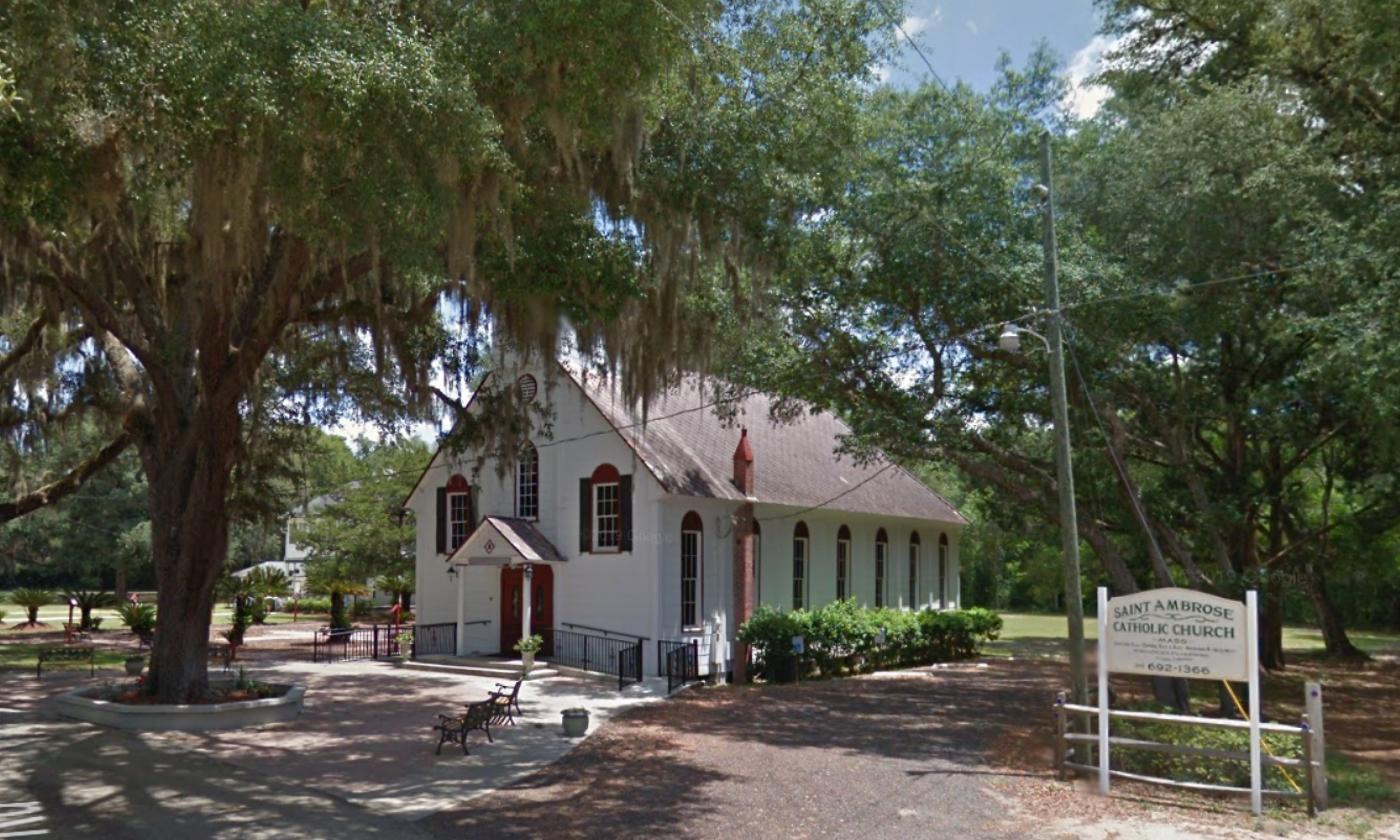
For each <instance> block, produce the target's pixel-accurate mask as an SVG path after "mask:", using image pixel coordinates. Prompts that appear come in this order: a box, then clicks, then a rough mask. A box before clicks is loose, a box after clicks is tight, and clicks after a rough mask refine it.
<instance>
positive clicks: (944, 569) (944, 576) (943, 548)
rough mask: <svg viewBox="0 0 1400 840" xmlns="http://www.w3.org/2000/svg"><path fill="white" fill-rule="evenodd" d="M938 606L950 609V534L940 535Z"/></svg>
mask: <svg viewBox="0 0 1400 840" xmlns="http://www.w3.org/2000/svg"><path fill="white" fill-rule="evenodd" d="M938 608H939V609H940V610H946V609H948V535H947V534H939V535H938Z"/></svg>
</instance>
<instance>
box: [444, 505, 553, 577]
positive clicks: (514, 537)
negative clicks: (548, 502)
mask: <svg viewBox="0 0 1400 840" xmlns="http://www.w3.org/2000/svg"><path fill="white" fill-rule="evenodd" d="M497 540H499V542H497ZM512 557H518V558H520V561H521V562H522V563H563V562H564V557H563V556H562V555H561V554H560V553H559V551H558V549H556V548H555V547H554V543H552V542H550V541H549V539H548V538H546V537H545V535H544V534H541V533H540V531H539V529H538V528H536V527H535V526H534V525H533V524H532V523H531V522H530V521H529V520H527V519H516V518H515V517H512V516H488V517H486V518H485V519H483V520H481V524H479V525H477V526H476V528H475V529H474V530H473V531H472V533H471V535H470V536H469V537H467V539H466V540H465V541H464V542H463V543H462V544H461V545H459V546H457V550H456V551H454V552H452V555H451V556H450V557H448V558H447V562H448V563H453V562H455V561H457V560H466V561H467V564H468V565H471V564H472V561H473V560H478V561H487V562H490V561H492V560H499V561H500V562H509V561H510V558H512Z"/></svg>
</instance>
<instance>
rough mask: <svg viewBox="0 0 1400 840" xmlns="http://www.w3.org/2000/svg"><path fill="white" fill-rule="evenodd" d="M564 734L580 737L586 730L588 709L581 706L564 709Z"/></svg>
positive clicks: (570, 736)
mask: <svg viewBox="0 0 1400 840" xmlns="http://www.w3.org/2000/svg"><path fill="white" fill-rule="evenodd" d="M563 714H564V735H565V736H566V737H569V738H582V737H583V734H584V733H585V732H587V731H588V710H587V709H583V708H578V707H575V708H572V709H565V710H564V712H563Z"/></svg>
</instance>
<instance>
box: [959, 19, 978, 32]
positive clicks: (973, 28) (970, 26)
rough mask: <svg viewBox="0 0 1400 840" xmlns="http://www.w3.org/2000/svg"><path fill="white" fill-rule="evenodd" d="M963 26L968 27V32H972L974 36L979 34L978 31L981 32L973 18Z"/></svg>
mask: <svg viewBox="0 0 1400 840" xmlns="http://www.w3.org/2000/svg"><path fill="white" fill-rule="evenodd" d="M963 26H966V27H967V31H968V32H971V33H972V34H973V35H976V34H977V33H978V31H979V30H978V27H977V21H975V20H972V19H971V18H969V19H968V20H966V21H964V22H963Z"/></svg>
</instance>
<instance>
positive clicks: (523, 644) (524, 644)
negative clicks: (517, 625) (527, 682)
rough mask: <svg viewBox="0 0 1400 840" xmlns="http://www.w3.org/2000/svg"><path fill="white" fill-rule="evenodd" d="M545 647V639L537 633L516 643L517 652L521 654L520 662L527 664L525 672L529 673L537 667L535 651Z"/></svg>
mask: <svg viewBox="0 0 1400 840" xmlns="http://www.w3.org/2000/svg"><path fill="white" fill-rule="evenodd" d="M542 647H544V637H543V636H541V635H539V634H538V633H536V634H535V635H532V636H526V637H525V638H523V639H521V640H520V641H518V642H516V643H515V650H516V651H517V652H519V654H520V661H521V662H523V663H525V670H526V671H527V672H528V671H529V670H530V669H531V668H533V667H535V651H537V650H539V649H540V648H542Z"/></svg>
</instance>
